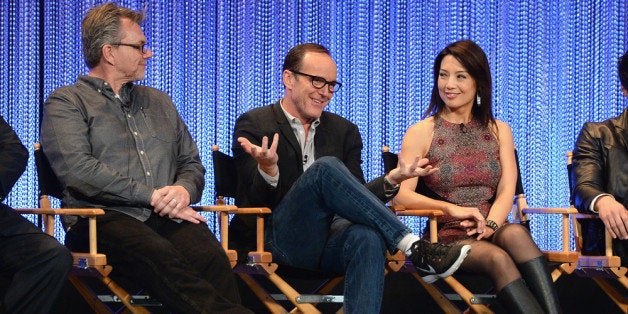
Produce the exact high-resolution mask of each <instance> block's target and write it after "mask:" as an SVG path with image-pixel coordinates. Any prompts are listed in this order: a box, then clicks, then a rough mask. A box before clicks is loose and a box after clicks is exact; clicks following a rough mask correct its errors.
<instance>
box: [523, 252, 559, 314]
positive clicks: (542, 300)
mask: <svg viewBox="0 0 628 314" xmlns="http://www.w3.org/2000/svg"><path fill="white" fill-rule="evenodd" d="M518 268H519V271H520V272H521V276H522V277H523V279H524V280H525V282H526V284H527V285H528V288H530V291H531V292H532V294H533V295H534V296H535V297H536V300H537V301H538V302H539V304H541V306H542V307H543V308H544V309H545V313H550V314H556V313H562V310H561V308H560V303H559V301H558V293H557V292H556V288H555V287H554V281H553V280H552V278H551V277H550V275H549V272H548V270H547V262H546V261H545V256H539V257H537V258H533V259H531V260H529V261H527V262H524V263H522V264H519V265H518Z"/></svg>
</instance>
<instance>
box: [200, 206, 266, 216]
mask: <svg viewBox="0 0 628 314" xmlns="http://www.w3.org/2000/svg"><path fill="white" fill-rule="evenodd" d="M190 207H192V208H193V209H194V210H197V211H203V212H227V213H229V214H253V215H259V214H264V215H269V214H270V213H272V211H271V210H270V208H268V207H247V208H238V207H237V206H234V205H208V206H190Z"/></svg>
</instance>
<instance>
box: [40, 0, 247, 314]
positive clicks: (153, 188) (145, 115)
mask: <svg viewBox="0 0 628 314" xmlns="http://www.w3.org/2000/svg"><path fill="white" fill-rule="evenodd" d="M143 19H144V16H143V14H141V13H138V12H135V11H132V10H129V9H126V8H122V7H118V6H117V5H116V4H113V3H107V4H104V5H102V6H97V7H94V8H92V9H91V10H90V11H89V12H88V13H87V15H86V17H85V18H84V20H83V24H82V40H83V53H84V56H85V61H86V63H87V66H88V67H89V68H90V72H89V74H88V75H86V76H79V78H78V82H77V83H76V84H74V85H72V86H66V87H61V88H59V89H58V90H56V91H55V92H53V93H52V94H51V95H50V96H49V98H48V100H47V101H46V103H45V105H44V116H43V121H42V129H41V142H42V146H43V150H44V153H45V154H46V155H47V157H48V158H49V160H50V164H51V166H52V168H53V170H54V172H55V173H56V175H57V176H58V177H59V179H60V181H61V182H62V183H63V185H64V187H65V191H64V197H63V203H64V205H65V206H67V207H101V208H104V209H105V212H106V213H105V215H104V216H103V217H102V218H99V219H98V223H97V224H98V245H99V248H100V250H101V251H102V252H103V253H105V254H106V255H107V257H108V260H109V263H110V264H111V265H112V266H113V269H114V272H118V273H120V274H123V275H125V276H128V277H130V278H131V279H132V280H133V281H135V282H137V283H138V284H140V285H142V286H144V287H146V288H148V290H149V291H150V292H151V294H153V295H155V296H156V297H157V298H158V299H159V300H160V301H162V302H163V303H164V304H165V305H166V306H167V307H168V308H170V309H171V310H174V311H176V312H183V313H247V312H249V311H248V310H247V309H245V308H243V307H242V306H241V305H239V303H240V298H239V295H238V291H237V286H236V282H235V279H234V277H233V274H232V272H231V268H230V265H229V261H228V259H227V256H226V254H225V252H224V250H223V249H222V247H221V246H220V244H219V243H218V241H217V240H216V238H215V237H214V235H213V234H212V232H211V231H210V230H209V228H208V227H207V225H206V224H205V222H206V220H205V218H204V217H203V216H201V215H200V214H199V213H197V212H196V211H194V210H193V209H192V208H191V207H190V206H189V205H190V204H191V203H195V202H198V201H199V200H200V198H201V194H202V190H203V187H204V173H205V168H204V167H203V165H202V164H201V161H200V158H199V155H198V149H197V147H196V144H195V143H194V141H193V140H192V137H191V136H190V133H189V131H188V129H187V127H186V126H185V124H184V123H183V121H182V120H181V117H180V116H179V114H178V113H177V110H176V108H175V106H174V104H173V103H172V100H171V99H170V97H168V96H167V95H166V94H165V93H163V92H161V91H159V90H156V89H154V88H150V87H146V86H140V85H134V84H133V83H132V82H133V81H137V80H141V79H143V78H144V71H145V67H146V61H147V60H148V59H149V58H151V57H152V51H151V50H150V49H149V48H148V47H147V46H146V37H145V36H144V33H143V32H142V29H141V28H140V25H139V23H141V22H142V20H143ZM66 226H67V227H69V230H68V233H67V236H66V244H68V245H69V246H70V247H71V248H72V249H75V250H77V249H83V248H84V247H85V244H86V240H87V224H86V221H85V219H81V218H78V219H77V220H76V221H66ZM218 287H219V289H220V290H218V289H217V288H218Z"/></svg>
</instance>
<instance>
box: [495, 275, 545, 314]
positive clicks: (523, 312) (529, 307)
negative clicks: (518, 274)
mask: <svg viewBox="0 0 628 314" xmlns="http://www.w3.org/2000/svg"><path fill="white" fill-rule="evenodd" d="M497 299H498V300H499V303H501V304H502V305H503V306H504V307H505V308H506V309H507V310H508V313H518V314H537V313H538V314H542V313H543V309H542V308H541V306H540V305H539V303H538V302H537V301H536V298H534V296H533V295H532V292H530V290H528V287H527V286H526V284H525V283H524V282H523V279H517V280H515V281H513V282H511V283H509V284H507V285H506V286H505V287H504V288H502V290H500V291H499V292H498V293H497Z"/></svg>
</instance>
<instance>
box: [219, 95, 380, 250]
mask: <svg viewBox="0 0 628 314" xmlns="http://www.w3.org/2000/svg"><path fill="white" fill-rule="evenodd" d="M275 133H278V134H279V145H278V147H277V154H278V155H279V163H278V166H279V182H278V184H277V187H272V186H271V185H270V184H268V183H267V182H266V180H264V178H263V177H262V175H261V174H260V173H259V170H258V169H257V161H256V160H255V159H254V158H253V157H251V156H250V155H249V154H248V153H246V152H245V151H244V150H242V148H241V147H240V144H239V143H238V141H237V139H238V137H245V138H247V139H248V140H249V141H250V142H251V143H253V144H256V145H260V144H261V141H262V137H263V136H268V138H269V140H272V138H273V135H274V134H275ZM314 145H315V149H314V150H315V153H316V159H318V158H320V157H323V156H333V157H337V158H338V159H340V160H341V161H342V162H343V163H344V165H345V166H346V167H347V168H348V169H349V171H351V173H352V174H353V175H354V176H355V177H356V178H357V179H358V180H359V181H360V182H362V183H365V180H364V174H363V172H362V168H361V164H362V158H361V154H362V137H361V135H360V132H359V130H358V127H357V126H356V125H355V124H354V123H352V122H350V121H349V120H347V119H345V118H343V117H341V116H339V115H336V114H333V113H330V112H326V111H324V112H323V113H322V115H321V117H320V124H319V125H318V126H317V127H316V134H315V136H314ZM232 150H233V156H234V158H235V163H236V167H237V170H238V193H237V194H238V195H237V197H236V205H237V206H240V207H251V206H264V207H269V208H271V209H273V208H274V207H276V206H277V205H278V204H279V202H280V201H281V200H282V199H283V197H284V196H285V195H286V193H288V191H289V190H290V188H291V187H292V185H293V184H294V182H295V181H296V180H297V179H298V178H299V177H300V176H301V174H303V156H302V152H301V147H300V145H299V142H298V140H297V138H296V136H295V135H294V132H293V131H292V127H291V126H290V123H289V122H288V119H287V118H286V116H285V114H284V113H283V111H282V109H281V106H280V104H279V102H276V103H275V104H272V105H269V106H264V107H260V108H255V109H252V110H250V111H248V112H246V113H244V114H242V115H241V116H240V117H239V118H238V119H237V121H236V124H235V130H234V134H233V144H232ZM366 187H367V188H368V189H369V190H370V191H371V192H372V193H373V194H375V196H377V197H378V198H379V199H381V200H382V201H383V202H385V201H388V198H387V197H386V195H385V192H384V176H383V175H382V176H381V177H378V178H376V179H374V180H373V181H371V182H369V183H366ZM254 219H255V217H252V215H248V216H243V217H237V215H236V217H235V218H234V219H233V220H232V222H231V224H230V227H229V229H230V235H229V236H230V238H229V239H230V242H231V244H233V246H234V247H235V248H239V249H241V250H246V249H247V248H248V249H250V248H253V247H254V246H253V244H254V243H255V241H254V240H255V220H254ZM245 247H246V248H245ZM244 255H246V254H244Z"/></svg>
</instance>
